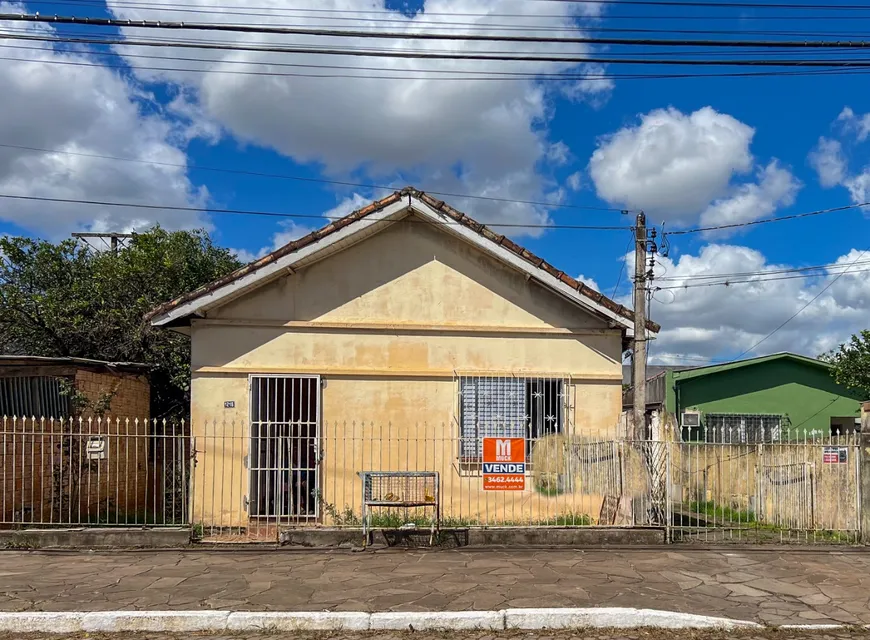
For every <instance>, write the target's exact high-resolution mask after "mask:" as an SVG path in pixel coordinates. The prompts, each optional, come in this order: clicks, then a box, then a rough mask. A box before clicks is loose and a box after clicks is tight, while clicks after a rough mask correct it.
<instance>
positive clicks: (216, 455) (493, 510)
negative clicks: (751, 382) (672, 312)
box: [0, 416, 861, 543]
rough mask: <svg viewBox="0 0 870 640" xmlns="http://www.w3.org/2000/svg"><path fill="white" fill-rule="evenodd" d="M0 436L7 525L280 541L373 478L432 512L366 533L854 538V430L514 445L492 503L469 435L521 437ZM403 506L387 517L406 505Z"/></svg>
mask: <svg viewBox="0 0 870 640" xmlns="http://www.w3.org/2000/svg"><path fill="white" fill-rule="evenodd" d="M267 418H268V416H267ZM0 427H2V429H0V442H2V447H0V456H2V458H0V462H2V470H3V472H2V476H0V527H5V528H9V527H56V526H136V527H142V526H179V527H190V528H191V529H192V531H193V533H194V535H195V537H197V538H200V539H204V540H221V541H250V540H277V539H278V538H279V536H280V533H281V531H282V530H283V529H286V528H289V527H338V528H359V527H361V526H362V517H363V507H364V504H363V502H364V491H363V482H364V480H363V477H364V475H365V474H366V473H371V472H378V473H384V472H385V473H396V474H408V473H409V472H417V473H429V474H436V475H437V478H438V487H437V492H434V487H433V488H430V489H429V490H430V491H433V494H432V498H433V499H435V494H437V500H438V505H437V506H438V509H437V510H433V509H431V508H427V507H428V506H429V505H428V500H429V494H426V495H425V496H424V502H425V503H426V504H425V505H424V506H419V507H409V508H402V509H396V508H386V507H383V508H382V507H377V506H375V507H371V508H370V509H369V511H368V512H367V513H368V517H369V520H368V521H369V523H370V524H371V525H372V526H375V527H383V528H401V527H404V528H414V527H419V528H421V529H424V528H428V527H429V526H430V525H431V524H432V521H431V519H432V517H433V513H434V512H436V511H437V513H438V514H439V516H440V526H441V527H442V528H455V527H462V528H467V527H656V528H662V529H665V530H666V532H667V535H668V539H669V540H671V541H674V542H684V543H691V542H729V541H734V542H750V543H753V542H800V543H810V542H822V543H832V542H846V543H848V542H854V541H856V540H857V539H858V538H859V536H860V533H861V532H860V504H861V496H860V477H859V474H860V464H859V454H860V452H859V448H858V438H857V435H856V434H853V433H848V434H839V433H834V434H830V433H827V434H820V433H812V432H807V433H803V432H801V433H800V434H797V433H790V432H787V431H785V430H783V431H782V432H779V431H777V432H776V433H770V432H766V431H765V430H764V429H762V430H760V431H759V430H755V431H753V430H751V429H749V430H747V429H741V428H734V429H730V430H722V429H720V430H718V431H717V432H707V431H703V430H695V431H693V432H692V433H689V434H687V433H682V432H681V431H680V430H674V429H669V428H662V429H654V430H653V432H652V435H653V436H654V437H656V438H657V439H655V440H645V441H630V440H627V439H626V438H625V437H624V434H623V433H621V432H619V431H618V430H616V429H614V430H612V431H606V432H601V433H598V432H584V431H583V430H582V429H581V428H577V427H572V428H571V430H570V431H568V432H560V431H551V432H541V433H539V434H538V437H536V438H522V439H521V442H522V445H521V449H522V450H521V451H520V454H519V457H518V458H517V460H519V461H520V464H522V473H520V474H515V476H516V477H515V478H514V481H516V482H520V483H521V487H519V488H521V490H496V491H493V490H487V489H485V488H484V485H485V484H486V483H485V481H484V480H485V479H484V475H485V472H486V471H487V469H489V470H490V471H491V470H492V469H491V468H489V467H487V466H486V464H487V462H486V460H485V459H484V455H485V451H484V449H485V447H484V445H483V438H482V437H478V435H477V434H482V436H483V437H494V438H505V439H510V438H516V437H517V436H518V435H520V434H523V433H524V430H523V426H522V425H521V424H513V423H510V424H493V423H488V424H487V425H485V426H482V427H481V428H479V429H478V428H477V425H471V426H469V425H464V426H463V428H461V429H460V428H459V427H458V425H456V424H451V423H446V424H427V423H420V424H402V425H395V424H389V423H386V424H379V423H373V422H368V421H362V420H361V421H358V422H354V421H351V422H322V423H321V422H320V421H319V420H317V419H313V418H312V419H311V420H297V421H294V422H275V421H271V420H269V419H263V420H260V421H253V422H248V421H243V422H232V421H224V420H220V421H219V420H207V421H201V422H197V423H194V424H192V425H187V424H184V423H177V424H173V423H169V422H164V421H155V420H136V419H126V418H115V417H112V418H91V419H82V418H79V419H47V418H46V419H42V418H3V419H2V425H0ZM525 433H528V432H527V431H526V432H525ZM461 434H475V435H474V436H473V437H471V436H468V435H466V436H463V435H461ZM433 477H436V476H433ZM397 486H401V483H398V484H397ZM488 486H489V487H492V486H498V485H497V484H496V485H493V484H492V483H489V484H488ZM515 488H517V487H515ZM420 489H421V490H423V491H424V492H425V491H426V490H427V489H426V487H425V486H424V487H421V488H420ZM393 493H397V492H393ZM398 493H401V492H398ZM398 493H397V495H391V496H386V497H385V498H384V502H390V503H394V504H402V503H403V502H408V500H406V498H407V496H401V495H398ZM417 502H419V500H418V501H417Z"/></svg>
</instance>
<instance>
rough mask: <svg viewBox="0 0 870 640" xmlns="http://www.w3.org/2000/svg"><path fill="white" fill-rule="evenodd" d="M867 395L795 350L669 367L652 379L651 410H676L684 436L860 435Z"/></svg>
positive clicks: (627, 400)
mask: <svg viewBox="0 0 870 640" xmlns="http://www.w3.org/2000/svg"><path fill="white" fill-rule="evenodd" d="M862 400H865V398H864V397H862V394H861V393H860V392H855V391H852V390H849V389H847V388H846V387H844V386H842V385H840V384H838V383H837V382H836V381H835V380H834V378H833V376H832V375H831V365H829V364H828V363H826V362H822V361H821V360H816V359H814V358H807V357H805V356H800V355H797V354H794V353H776V354H773V355H769V356H762V357H758V358H750V359H748V360H738V361H735V362H727V363H723V364H715V365H710V366H704V367H695V368H691V369H684V370H681V371H674V370H667V371H663V372H662V373H660V374H658V375H657V376H654V377H652V378H650V379H649V380H648V381H647V409H648V411H652V410H655V409H664V410H665V411H666V412H667V413H669V414H671V415H673V416H674V417H675V419H676V422H677V424H678V425H679V427H680V431H681V433H682V439H683V440H684V441H697V440H708V441H710V440H716V441H727V440H740V441H743V442H753V441H760V440H771V439H780V438H781V439H789V438H793V437H803V436H804V434H807V435H810V436H812V435H818V436H822V435H824V436H828V435H833V434H840V435H845V434H849V433H854V432H855V431H856V430H860V420H861V401H862ZM624 404H625V405H626V406H630V404H631V390H629V391H628V392H627V394H626V396H625V398H624ZM735 434H737V435H736V436H735Z"/></svg>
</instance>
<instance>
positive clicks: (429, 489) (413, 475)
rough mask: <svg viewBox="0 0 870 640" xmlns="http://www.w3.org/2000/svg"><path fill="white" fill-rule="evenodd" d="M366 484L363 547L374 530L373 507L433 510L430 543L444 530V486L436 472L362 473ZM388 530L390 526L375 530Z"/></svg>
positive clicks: (363, 506) (364, 486) (363, 505)
mask: <svg viewBox="0 0 870 640" xmlns="http://www.w3.org/2000/svg"><path fill="white" fill-rule="evenodd" d="M359 475H360V478H362V483H363V496H362V523H363V539H364V544H368V535H369V531H370V530H371V529H372V528H373V527H372V521H371V517H372V511H371V510H372V508H373V507H384V508H394V509H415V508H430V509H432V510H433V513H432V518H431V521H430V527H429V544H430V545H431V544H433V542H434V541H435V531H436V530H438V529H440V527H441V485H440V476H439V474H438V472H437V471H361V472H360V474H359ZM374 528H381V529H383V528H387V527H383V526H381V527H374Z"/></svg>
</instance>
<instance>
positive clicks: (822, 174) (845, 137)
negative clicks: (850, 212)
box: [807, 107, 870, 204]
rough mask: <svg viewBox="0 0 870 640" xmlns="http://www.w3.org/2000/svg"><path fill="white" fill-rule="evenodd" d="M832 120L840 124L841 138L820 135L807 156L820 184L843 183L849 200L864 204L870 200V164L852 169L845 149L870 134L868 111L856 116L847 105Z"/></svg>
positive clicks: (841, 184) (864, 140)
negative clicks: (834, 119) (856, 169)
mask: <svg viewBox="0 0 870 640" xmlns="http://www.w3.org/2000/svg"><path fill="white" fill-rule="evenodd" d="M835 124H836V125H840V129H841V133H840V139H839V140H834V139H831V138H825V137H821V138H819V142H818V144H817V145H816V147H815V148H814V149H813V150H812V151H810V153H809V155H808V156H807V159H808V161H809V163H810V166H812V167H813V169H815V170H816V173H817V174H818V176H819V184H820V185H822V187H824V188H826V189H829V188H831V187H837V186H840V187H845V188H846V190H848V192H849V197H850V198H851V199H852V202H854V203H855V204H863V203H865V202H868V201H870V165H865V166H864V167H862V168H861V169H860V170H858V171H852V170H851V169H850V167H849V160H848V158H847V155H846V150H847V149H850V148H852V147H855V146H858V145H859V144H860V143H862V142H866V140H867V137H868V136H870V113H867V114H864V115H862V116H859V115H857V114H855V112H854V111H852V109H851V108H850V107H844V108H843V111H841V112H840V115H839V116H838V117H837V120H836V121H835ZM844 143H845V144H844Z"/></svg>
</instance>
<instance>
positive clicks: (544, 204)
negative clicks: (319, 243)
mask: <svg viewBox="0 0 870 640" xmlns="http://www.w3.org/2000/svg"><path fill="white" fill-rule="evenodd" d="M0 148H7V149H21V150H26V151H39V152H43V153H60V154H63V155H71V156H80V157H85V158H100V159H103V160H112V161H117V162H135V163H138V164H151V165H156V166H161V167H177V168H180V169H195V170H197V171H213V172H217V173H234V174H239V175H246V176H254V177H258V178H277V179H281V180H293V181H297V182H310V183H316V184H329V185H335V186H341V187H355V188H358V189H372V190H378V191H396V189H397V188H398V187H396V186H386V185H377V184H367V183H363V182H350V181H346V180H327V179H325V178H309V177H305V176H294V175H288V174H284V173H266V172H261V171H247V170H243V169H229V168H225V167H208V166H204V165H200V164H192V163H175V162H158V161H156V160H141V159H139V158H125V157H122V156H109V155H102V154H96V153H82V152H79V151H65V150H63V149H46V148H42V147H27V146H23V145H17V144H2V143H0ZM426 193H428V194H430V195H433V196H440V197H443V198H457V199H458V198H463V199H469V200H483V201H489V202H505V203H511V204H528V205H532V206H540V207H548V208H556V209H582V210H588V211H608V212H613V213H630V212H633V210H632V209H615V208H613V207H594V206H584V205H577V204H564V203H553V202H541V201H536V200H518V199H515V198H496V197H493V196H480V195H471V194H467V193H453V192H449V191H429V190H426ZM125 206H126V205H125ZM316 217H318V218H320V217H322V216H316ZM544 226H546V225H544Z"/></svg>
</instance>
